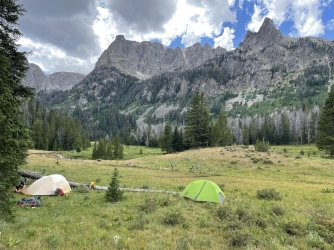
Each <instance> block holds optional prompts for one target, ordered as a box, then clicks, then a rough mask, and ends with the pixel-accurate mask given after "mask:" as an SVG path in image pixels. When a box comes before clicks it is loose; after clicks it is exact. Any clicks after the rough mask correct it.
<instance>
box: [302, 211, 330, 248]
mask: <svg viewBox="0 0 334 250" xmlns="http://www.w3.org/2000/svg"><path fill="white" fill-rule="evenodd" d="M332 218H333V215H332V214H329V213H328V212H327V211H325V210H323V211H322V210H320V211H316V212H315V213H313V214H312V216H311V221H310V222H309V224H308V229H310V230H312V231H314V232H317V233H318V234H319V235H320V236H321V237H322V238H323V239H324V240H325V241H326V242H328V243H329V244H333V243H334V221H333V219H332Z"/></svg>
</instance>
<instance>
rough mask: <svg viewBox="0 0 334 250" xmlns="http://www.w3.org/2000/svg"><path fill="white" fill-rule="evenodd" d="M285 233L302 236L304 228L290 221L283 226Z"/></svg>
mask: <svg viewBox="0 0 334 250" xmlns="http://www.w3.org/2000/svg"><path fill="white" fill-rule="evenodd" d="M283 229H284V231H285V232H286V233H287V234H289V235H302V234H303V226H302V225H301V224H300V223H299V222H297V221H289V222H287V223H285V224H284V225H283Z"/></svg>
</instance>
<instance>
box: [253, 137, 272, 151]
mask: <svg viewBox="0 0 334 250" xmlns="http://www.w3.org/2000/svg"><path fill="white" fill-rule="evenodd" d="M254 147H255V150H256V151H258V152H268V151H269V149H270V144H269V142H266V141H265V140H264V139H263V140H262V141H260V140H257V141H256V143H255V145H254Z"/></svg>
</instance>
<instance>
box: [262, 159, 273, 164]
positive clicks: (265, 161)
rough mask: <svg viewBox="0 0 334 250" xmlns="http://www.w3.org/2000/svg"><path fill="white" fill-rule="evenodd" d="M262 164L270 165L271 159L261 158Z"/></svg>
mask: <svg viewBox="0 0 334 250" xmlns="http://www.w3.org/2000/svg"><path fill="white" fill-rule="evenodd" d="M263 164H266V165H271V164H274V163H273V161H272V160H269V159H267V160H263Z"/></svg>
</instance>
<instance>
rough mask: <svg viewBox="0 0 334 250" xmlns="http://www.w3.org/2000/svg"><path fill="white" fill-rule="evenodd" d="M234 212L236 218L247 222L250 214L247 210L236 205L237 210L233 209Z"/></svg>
mask: <svg viewBox="0 0 334 250" xmlns="http://www.w3.org/2000/svg"><path fill="white" fill-rule="evenodd" d="M235 214H236V216H237V218H238V220H240V221H242V222H247V221H249V220H250V219H251V215H250V214H249V212H248V211H247V210H246V209H244V208H241V207H238V208H237V210H236V211H235Z"/></svg>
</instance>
